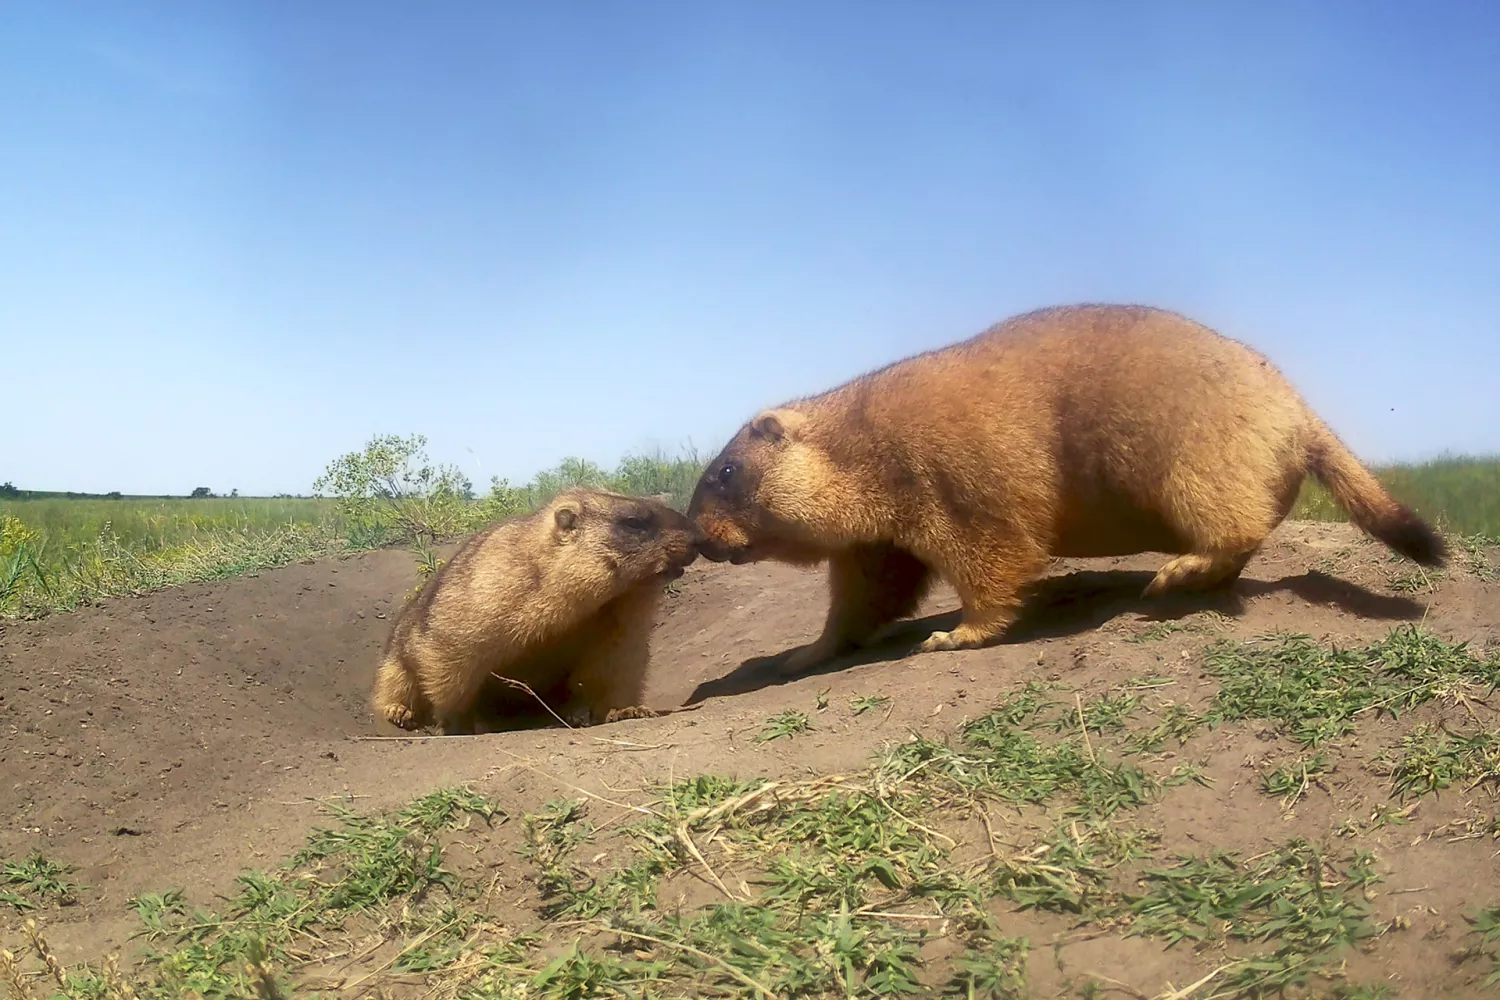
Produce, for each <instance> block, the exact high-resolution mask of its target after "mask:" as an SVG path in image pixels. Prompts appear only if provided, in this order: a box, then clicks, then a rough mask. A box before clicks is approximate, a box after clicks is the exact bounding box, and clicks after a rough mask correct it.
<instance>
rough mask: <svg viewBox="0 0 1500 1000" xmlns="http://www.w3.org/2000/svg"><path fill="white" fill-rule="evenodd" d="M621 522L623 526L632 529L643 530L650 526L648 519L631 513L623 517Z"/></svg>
mask: <svg viewBox="0 0 1500 1000" xmlns="http://www.w3.org/2000/svg"><path fill="white" fill-rule="evenodd" d="M623 523H624V525H625V527H627V528H629V529H631V530H632V531H645V530H646V529H647V528H649V527H651V522H650V521H648V520H646V519H645V518H644V517H636V516H635V515H633V514H632V515H631V516H629V517H627V518H625V520H624V522H623Z"/></svg>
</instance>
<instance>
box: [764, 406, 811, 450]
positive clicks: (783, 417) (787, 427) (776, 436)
mask: <svg viewBox="0 0 1500 1000" xmlns="http://www.w3.org/2000/svg"><path fill="white" fill-rule="evenodd" d="M806 421H807V417H806V416H805V415H803V414H801V413H798V412H797V411H796V410H784V409H783V410H763V411H762V412H760V413H759V414H757V415H756V417H755V419H754V420H752V421H750V433H751V434H754V435H755V436H756V437H762V438H765V439H766V440H767V441H770V442H771V443H772V444H777V443H779V442H781V441H783V440H785V439H788V438H796V436H797V432H798V431H800V430H801V429H802V425H803V424H804V423H805V422H806Z"/></svg>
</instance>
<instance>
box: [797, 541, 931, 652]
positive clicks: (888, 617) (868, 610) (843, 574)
mask: <svg viewBox="0 0 1500 1000" xmlns="http://www.w3.org/2000/svg"><path fill="white" fill-rule="evenodd" d="M932 576H933V574H932V570H931V569H929V568H928V566H927V564H926V563H924V562H922V560H920V559H918V558H917V557H916V556H914V555H912V554H911V553H910V552H907V551H906V550H905V549H901V548H898V547H897V546H895V545H892V544H890V543H889V542H879V543H873V544H862V545H854V546H851V547H850V548H848V549H845V550H843V551H840V552H835V553H834V554H833V555H832V556H830V557H829V559H828V589H829V603H828V617H827V619H826V620H825V622H824V625H823V633H822V634H821V635H820V636H818V638H817V639H816V640H814V641H813V642H811V643H809V644H808V645H806V646H802V647H800V648H798V649H795V650H793V651H792V653H791V655H789V656H788V657H787V658H786V659H785V660H784V661H782V664H781V667H780V672H781V673H783V674H788V675H790V674H798V673H802V672H803V671H806V670H808V669H810V668H812V667H815V666H817V665H818V664H820V663H823V662H825V661H827V660H831V659H833V658H834V657H836V656H839V655H841V654H843V653H846V652H849V651H850V650H852V649H856V648H858V647H859V646H861V645H863V644H864V643H865V642H866V641H867V640H868V639H870V637H871V636H873V635H874V634H875V633H876V632H877V631H879V630H880V628H881V627H882V626H885V625H888V624H890V623H891V622H893V621H897V620H899V619H901V618H906V617H908V616H910V615H911V614H912V613H913V612H915V611H916V610H917V606H918V605H919V604H921V603H922V598H924V597H926V596H927V591H928V590H929V589H930V587H931V585H932Z"/></svg>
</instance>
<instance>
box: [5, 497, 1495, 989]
mask: <svg viewBox="0 0 1500 1000" xmlns="http://www.w3.org/2000/svg"><path fill="white" fill-rule="evenodd" d="M1455 552H1456V554H1455V559H1454V565H1453V566H1452V568H1450V570H1449V571H1448V572H1447V573H1445V574H1439V575H1431V574H1422V573H1419V572H1417V571H1416V570H1414V569H1413V567H1412V566H1411V564H1408V563H1404V562H1399V561H1394V560H1392V559H1391V558H1389V553H1388V552H1387V551H1386V550H1385V549H1383V548H1381V547H1379V546H1378V545H1376V544H1374V543H1371V542H1368V541H1367V540H1365V539H1364V538H1363V537H1362V536H1360V535H1359V534H1358V533H1357V532H1356V531H1355V530H1354V529H1352V528H1350V527H1348V526H1345V525H1324V524H1311V523H1289V524H1287V525H1285V526H1283V528H1282V529H1281V530H1279V531H1278V532H1277V534H1276V535H1275V536H1273V538H1272V540H1271V542H1270V543H1268V545H1267V546H1266V548H1265V550H1264V551H1263V552H1262V554H1261V555H1260V556H1259V557H1257V558H1256V559H1255V560H1254V561H1253V562H1252V563H1251V565H1250V567H1249V569H1248V570H1247V571H1246V574H1245V577H1244V579H1243V580H1241V582H1240V583H1239V585H1238V586H1237V588H1236V589H1235V591H1234V592H1233V593H1232V594H1226V595H1220V596H1217V597H1212V598H1203V599H1193V600H1189V599H1173V600H1170V601H1166V602H1153V603H1149V604H1148V603H1146V602H1143V601H1141V600H1140V599H1139V593H1140V590H1141V588H1142V587H1143V586H1144V585H1145V583H1146V581H1147V580H1149V579H1150V577H1151V574H1152V573H1153V572H1154V571H1155V569H1156V568H1157V567H1158V565H1159V564H1160V562H1161V561H1162V559H1161V557H1154V556H1144V557H1137V558H1131V559H1125V560H1116V561H1091V562H1086V563H1085V562H1078V563H1072V562H1060V563H1058V564H1057V565H1056V566H1055V567H1054V569H1053V572H1052V575H1051V576H1050V577H1049V579H1048V580H1047V581H1045V582H1044V584H1043V585H1042V586H1041V587H1040V588H1039V589H1038V593H1037V594H1036V596H1035V597H1034V599H1033V600H1032V602H1031V604H1030V605H1029V608H1028V612H1027V614H1026V616H1025V618H1024V619H1023V620H1022V621H1021V622H1020V623H1019V624H1018V626H1017V628H1016V629H1015V630H1014V634H1013V638H1012V639H1011V640H1010V641H1008V642H1006V643H1003V644H1001V645H998V646H995V647H992V648H989V649H984V650H975V651H966V652H950V653H935V654H929V655H924V656H919V657H912V656H910V655H909V652H910V649H911V648H912V646H914V645H915V643H916V642H918V641H920V639H921V638H923V637H925V635H926V634H927V633H928V632H929V631H931V630H932V629H933V628H947V627H950V626H951V624H952V621H953V620H954V618H955V617H956V616H955V615H954V613H953V612H954V609H955V608H956V606H957V602H956V600H955V599H954V598H953V596H952V594H951V593H949V592H947V591H943V592H940V593H938V594H936V595H935V596H934V597H933V599H932V600H931V601H930V602H929V607H927V608H926V609H924V611H923V614H924V615H927V616H928V617H926V618H924V619H923V620H921V621H919V622H910V623H905V624H903V625H901V626H898V627H896V628H895V629H893V630H892V634H891V636H890V638H889V640H888V641H886V642H884V643H883V644H882V645H880V646H879V647H877V648H875V649H872V650H869V651H867V652H865V653H864V654H861V655H860V656H856V657H851V658H849V659H847V660H845V661H841V662H840V663H838V664H836V665H834V666H833V667H832V668H830V669H827V670H824V671H822V672H820V673H819V674H817V675H813V676H806V677H801V678H797V679H795V680H791V681H790V682H788V681H785V680H784V679H783V678H780V677H778V676H777V675H776V672H775V666H776V662H777V661H778V659H779V658H780V655H781V654H782V653H784V652H785V651H787V650H789V649H790V648H792V647H793V646H796V645H799V644H801V643H804V642H807V641H810V640H811V639H812V638H813V637H814V636H815V635H816V634H817V632H818V630H819V628H820V626H821V624H822V616H823V613H824V610H825V607H826V598H825V596H824V581H823V577H822V575H821V574H819V573H805V572H800V571H797V570H794V569H789V568H786V567H779V566H758V567H740V568H734V567H727V566H713V565H701V564H700V565H697V566H694V567H692V568H691V569H690V570H689V571H688V573H687V575H686V576H685V577H684V578H683V579H682V580H681V581H679V582H678V583H677V584H676V585H674V587H673V588H672V590H673V593H672V596H671V597H670V599H669V600H668V601H666V602H665V605H664V609H663V612H662V618H661V622H660V626H659V628H658V630H657V633H656V636H655V638H654V644H655V650H656V659H655V663H654V665H653V671H652V690H651V692H650V700H651V701H652V703H653V704H660V705H671V704H682V703H693V704H697V705H698V706H699V707H698V710H697V711H694V712H689V713H681V714H674V715H669V716H665V717H662V718H656V719H640V720H631V721H625V722H619V723H616V724H612V725H608V726H600V727H595V728H593V729H587V730H576V731H568V730H565V729H561V728H550V727H549V728H532V729H526V730H521V731H513V732H502V733H495V734H491V735H486V736H480V737H472V738H454V739H411V738H395V737H396V736H397V735H398V731H397V730H394V729H393V728H391V727H389V726H386V725H385V724H383V723H377V722H376V721H375V720H374V719H373V718H372V717H371V714H370V712H369V710H368V707H367V704H366V698H367V695H368V691H369V687H370V683H371V679H372V676H373V671H374V668H375V665H376V658H377V653H378V649H379V646H380V644H381V642H382V641H383V639H384V636H385V632H386V630H387V629H388V628H389V625H390V619H391V616H392V615H393V614H394V612H395V610H396V608H397V607H398V606H399V604H400V601H401V599H402V595H403V594H405V593H406V592H408V591H409V590H410V589H411V588H412V586H413V584H414V583H415V582H416V579H417V574H416V570H415V567H414V565H413V563H412V559H411V557H410V555H409V554H406V553H402V552H374V553H367V554H363V555H359V556H355V557H351V558H348V559H344V560H337V561H326V562H318V563H311V564H303V565H295V566H288V567H284V568H281V569H277V570H271V571H266V572H264V573H261V574H260V575H258V576H256V577H254V578H245V579H236V580H226V581H218V582H214V583H209V584H195V585H191V586H186V587H183V588H179V589H174V590H169V591H162V592H158V593H154V594H151V595H148V596H144V597H139V598H124V599H119V600H114V601H111V602H109V603H107V604H105V605H103V606H100V607H94V608H87V609H83V610H81V611H78V612H74V613H70V614H64V615H57V616H54V617H51V618H49V619H46V620H43V621H40V622H29V623H7V624H6V625H5V627H4V631H3V633H0V672H3V684H0V735H3V737H4V738H3V740H0V779H3V780H0V824H3V825H0V865H3V867H0V943H3V945H4V947H5V948H7V949H9V950H10V951H11V952H13V953H14V955H15V956H16V958H15V967H14V974H15V976H16V977H19V978H18V980H17V984H15V985H11V986H9V987H7V986H6V985H4V984H7V983H8V982H9V980H8V976H9V973H7V972H6V970H5V969H0V992H3V991H4V990H5V989H6V988H11V989H12V990H22V989H25V990H30V991H31V993H30V995H34V996H38V997H40V996H50V995H53V994H54V993H57V992H58V991H59V990H60V989H62V987H60V986H59V985H58V983H57V982H56V981H55V979H56V977H57V975H58V974H59V973H60V974H61V975H62V978H63V981H64V982H66V983H68V984H69V985H68V988H67V990H66V991H64V992H63V994H62V995H69V996H79V997H83V996H112V995H126V994H124V993H120V992H118V991H117V992H115V993H111V992H109V990H110V989H111V987H109V986H108V985H107V983H106V978H105V977H104V976H103V965H102V963H103V962H104V960H105V959H106V958H107V957H108V956H111V955H114V954H119V955H120V966H121V970H122V971H121V973H120V976H121V979H122V981H123V980H128V979H130V976H131V968H132V963H134V962H136V961H137V960H140V959H141V957H142V955H143V954H145V953H146V952H148V951H154V952H156V953H158V954H159V955H160V956H163V960H155V961H145V962H144V964H142V965H140V966H138V967H137V968H136V974H137V976H138V978H137V979H134V980H131V981H132V982H135V983H136V984H137V985H136V986H135V991H136V994H135V995H139V996H153V995H160V996H176V995H187V991H189V990H191V991H192V992H194V993H196V995H200V996H204V997H209V996H240V995H247V996H255V995H257V994H258V995H261V996H274V995H277V993H278V991H280V992H281V993H283V994H285V995H298V996H302V995H312V994H319V993H321V995H327V996H335V995H337V996H375V995H383V996H411V997H418V996H428V995H439V996H461V997H462V996H471V997H521V996H537V997H551V996H556V997H565V996H580V997H581V996H595V995H597V996H613V995H619V996H646V995H650V996H720V995H723V996H786V997H790V996H840V997H843V996H899V995H951V996H976V997H978V996H995V997H1020V996H1035V997H1053V996H1077V997H1085V996H1106V995H1108V996H1122V997H1129V996H1137V997H1140V996H1144V997H1158V996H1163V997H1165V996H1171V997H1180V998H1183V1000H1186V998H1188V997H1196V998H1200V1000H1201V998H1207V997H1210V996H1234V995H1250V996H1254V995H1274V988H1276V987H1278V986H1279V985H1281V984H1290V985H1291V986H1292V989H1291V990H1290V991H1289V994H1288V995H1312V996H1339V995H1342V996H1348V997H1396V996H1399V997H1467V996H1482V995H1494V994H1495V990H1494V989H1493V987H1489V988H1487V987H1486V985H1485V984H1486V981H1487V980H1489V979H1491V977H1492V975H1493V974H1494V973H1495V971H1496V969H1497V966H1496V964H1495V963H1496V959H1495V955H1496V954H1497V952H1500V911H1497V910H1496V909H1495V908H1496V907H1500V858H1497V853H1500V839H1497V831H1500V827H1497V823H1496V819H1495V816H1496V798H1495V796H1496V794H1497V791H1500V788H1497V782H1500V735H1497V733H1500V719H1497V711H1496V709H1497V707H1500V705H1497V703H1496V702H1495V700H1494V693H1493V691H1492V687H1493V684H1494V681H1495V679H1496V678H1497V677H1500V666H1497V660H1496V654H1497V651H1500V584H1497V583H1496V582H1495V576H1496V574H1495V572H1494V568H1495V567H1500V553H1497V552H1496V550H1494V549H1485V548H1483V547H1482V546H1481V547H1469V548H1457V549H1456V550H1455ZM1298 636H1301V637H1303V638H1297V637H1298ZM372 737H381V738H372ZM330 810H332V811H330ZM289 862H290V863H291V866H290V867H287V865H288V863H289ZM247 872H250V874H245V873H247ZM195 911H202V912H201V914H199V915H198V916H196V917H195V916H194V912H195ZM27 920H35V922H36V926H37V929H38V931H39V932H40V935H41V936H40V938H38V942H39V943H40V945H41V947H38V942H33V941H32V940H31V936H30V933H29V932H28V929H27V927H26V921H27ZM195 921H196V923H195ZM143 932H144V933H143ZM236 935H238V936H236ZM216 949H217V950H216ZM257 949H259V950H258V951H257ZM42 951H46V952H47V953H48V954H50V955H52V957H53V964H54V965H55V966H56V967H57V968H56V969H54V970H52V971H49V969H48V967H47V965H46V963H45V962H44V960H43V958H42V957H41V956H40V952H42ZM258 961H261V962H263V965H261V966H257V964H256V963H257V962H258ZM216 963H217V964H216ZM164 970H165V972H164ZM212 970H216V971H212ZM210 971H212V974H210ZM172 976H177V977H178V978H176V979H172ZM195 976H196V977H197V978H194V977H195ZM163 977H165V978H163ZM1487 989H1488V992H1487ZM153 990H154V991H156V992H152V991H153ZM1299 990H1300V991H1301V992H1298V991H1299ZM377 991H379V994H377ZM1257 991H1258V992H1257ZM17 995H23V994H20V993H18V994H17Z"/></svg>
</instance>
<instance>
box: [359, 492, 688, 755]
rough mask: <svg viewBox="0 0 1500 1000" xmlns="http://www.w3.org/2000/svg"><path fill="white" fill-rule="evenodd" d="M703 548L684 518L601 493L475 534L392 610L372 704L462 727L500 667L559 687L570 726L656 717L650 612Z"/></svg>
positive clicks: (537, 687)
mask: <svg viewBox="0 0 1500 1000" xmlns="http://www.w3.org/2000/svg"><path fill="white" fill-rule="evenodd" d="M696 557H697V552H696V550H695V549H694V546H693V530H692V525H691V524H690V523H689V522H688V520H687V518H685V517H684V516H683V515H681V514H679V513H678V512H677V511H675V510H672V509H671V508H670V507H667V506H666V505H665V504H662V503H659V502H657V501H654V500H648V499H644V498H638V497H628V496H622V495H619V494H616V493H606V492H602V491H599V490H590V489H572V490H568V491H567V492H564V493H561V494H559V495H558V496H557V497H556V498H554V499H553V500H552V502H551V503H549V504H547V505H546V506H545V507H543V508H541V509H540V510H538V511H536V512H535V513H533V514H530V515H526V516H523V517H515V518H511V519H509V520H506V521H502V522H501V523H499V524H497V525H494V526H492V527H490V528H488V529H486V530H484V531H481V532H479V533H478V534H476V535H474V536H473V537H472V538H470V539H469V540H468V541H466V542H465V543H464V544H463V546H462V547H460V548H459V550H458V551H457V552H456V553H454V555H453V558H452V559H451V560H449V561H448V562H447V563H446V564H445V565H443V566H442V567H440V568H439V569H438V571H437V572H436V573H434V574H433V575H432V577H431V578H430V579H429V580H428V581H427V583H426V585H425V586H423V588H422V589H421V591H420V592H419V593H418V594H417V596H416V597H414V598H413V599H412V600H411V602H410V603H409V604H407V606H406V607H405V608H403V609H402V611H401V614H400V615H399V616H398V617H397V619H396V622H395V625H394V626H393V627H392V629H391V633H390V636H389V638H387V640H386V644H385V649H384V651H383V654H382V660H381V664H380V670H379V672H378V674H377V675H376V678H375V691H374V696H373V703H374V708H375V711H376V712H377V713H378V714H379V715H381V716H382V717H384V718H386V719H388V720H390V721H391V722H393V723H395V724H396V725H398V726H401V727H403V728H408V729H410V728H416V727H418V726H424V725H429V724H431V723H433V722H437V723H438V724H440V725H441V726H442V727H443V728H444V729H445V730H446V731H455V730H463V729H468V728H471V727H472V723H473V714H472V713H473V712H474V711H475V709H476V707H477V705H476V702H477V701H478V700H479V699H480V695H481V693H482V692H483V690H484V689H485V687H486V686H487V684H489V682H490V674H491V673H492V672H493V673H495V674H497V675H499V676H501V677H505V678H509V679H511V680H517V681H521V682H523V683H525V684H526V685H528V686H529V687H530V688H531V689H532V690H533V691H535V692H536V693H537V694H538V695H539V696H541V697H543V698H547V697H548V695H549V694H561V695H562V697H563V703H562V704H561V705H554V706H552V707H553V709H554V710H555V711H557V712H558V714H559V715H561V716H562V717H563V718H564V719H567V720H568V722H569V724H570V725H590V724H593V723H598V722H606V721H612V720H613V719H615V718H618V717H620V716H622V715H630V714H653V713H651V711H650V710H649V709H646V710H642V709H640V706H639V702H640V699H641V696H642V692H643V687H644V681H645V676H646V667H647V665H648V663H649V660H650V642H649V640H650V632H651V624H652V616H653V614H654V612H655V610H656V605H657V602H658V601H659V600H660V598H661V595H662V590H663V585H664V584H665V582H666V581H667V580H672V579H676V578H677V577H679V576H681V575H682V571H683V568H684V567H686V566H687V565H689V564H690V563H692V561H693V560H694V559H695V558H696ZM490 686H493V685H490ZM632 709H634V710H635V712H634V713H633V712H632Z"/></svg>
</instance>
